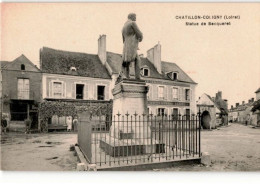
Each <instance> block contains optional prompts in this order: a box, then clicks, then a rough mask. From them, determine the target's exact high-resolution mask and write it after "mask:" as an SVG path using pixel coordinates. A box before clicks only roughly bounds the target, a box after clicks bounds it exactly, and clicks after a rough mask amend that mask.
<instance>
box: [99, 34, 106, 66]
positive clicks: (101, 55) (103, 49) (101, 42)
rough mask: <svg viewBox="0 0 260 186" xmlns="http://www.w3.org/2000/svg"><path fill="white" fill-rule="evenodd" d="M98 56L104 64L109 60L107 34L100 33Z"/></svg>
mask: <svg viewBox="0 0 260 186" xmlns="http://www.w3.org/2000/svg"><path fill="white" fill-rule="evenodd" d="M98 57H99V59H100V61H101V62H102V64H103V65H105V63H106V61H107V51H106V35H100V36H99V38H98Z"/></svg>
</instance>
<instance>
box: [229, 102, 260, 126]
mask: <svg viewBox="0 0 260 186" xmlns="http://www.w3.org/2000/svg"><path fill="white" fill-rule="evenodd" d="M255 103H256V102H255V101H254V98H251V99H249V100H248V102H247V103H245V101H242V104H240V103H236V105H235V107H234V106H233V105H231V108H230V109H229V121H230V122H237V123H242V124H253V123H255V125H256V117H255V116H254V115H253V112H252V108H253V106H254V104H255Z"/></svg>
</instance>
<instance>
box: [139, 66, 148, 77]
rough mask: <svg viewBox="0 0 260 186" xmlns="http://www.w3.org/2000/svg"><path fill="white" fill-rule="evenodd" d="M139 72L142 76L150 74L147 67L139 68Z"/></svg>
mask: <svg viewBox="0 0 260 186" xmlns="http://www.w3.org/2000/svg"><path fill="white" fill-rule="evenodd" d="M141 74H142V76H144V77H149V76H150V70H149V68H148V67H143V68H141Z"/></svg>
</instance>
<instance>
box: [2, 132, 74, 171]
mask: <svg viewBox="0 0 260 186" xmlns="http://www.w3.org/2000/svg"><path fill="white" fill-rule="evenodd" d="M76 141H77V136H76V134H62V133H56V134H54V133H49V134H14V133H9V134H7V135H2V136H1V163H2V164H1V165H2V168H1V169H2V170H17V171H20V170H28V171H36V170H39V171H73V170H75V169H76V165H77V157H76V156H75V155H74V151H70V150H69V149H70V144H75V143H76Z"/></svg>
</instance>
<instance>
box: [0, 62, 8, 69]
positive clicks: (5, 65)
mask: <svg viewBox="0 0 260 186" xmlns="http://www.w3.org/2000/svg"><path fill="white" fill-rule="evenodd" d="M0 63H1V68H3V69H5V68H6V67H7V66H8V64H9V63H10V62H9V61H0Z"/></svg>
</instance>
